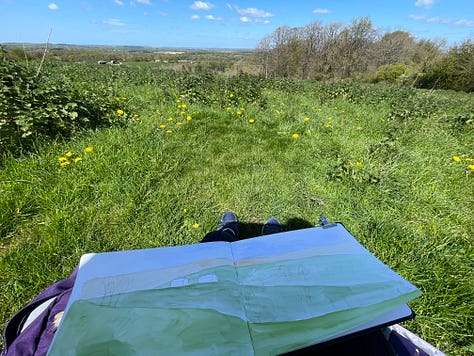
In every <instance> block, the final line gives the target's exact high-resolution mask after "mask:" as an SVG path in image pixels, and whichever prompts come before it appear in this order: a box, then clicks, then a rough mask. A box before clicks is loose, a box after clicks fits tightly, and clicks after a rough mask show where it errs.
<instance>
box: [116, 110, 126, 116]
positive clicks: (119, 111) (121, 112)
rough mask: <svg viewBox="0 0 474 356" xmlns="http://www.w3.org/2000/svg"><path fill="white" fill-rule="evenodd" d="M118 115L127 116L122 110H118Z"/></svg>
mask: <svg viewBox="0 0 474 356" xmlns="http://www.w3.org/2000/svg"><path fill="white" fill-rule="evenodd" d="M117 114H119V115H123V114H125V112H124V111H123V110H122V109H117Z"/></svg>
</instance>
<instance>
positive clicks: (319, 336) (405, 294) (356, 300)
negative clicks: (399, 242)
mask: <svg viewBox="0 0 474 356" xmlns="http://www.w3.org/2000/svg"><path fill="white" fill-rule="evenodd" d="M232 251H233V254H234V259H235V264H236V267H237V274H238V278H239V282H240V285H241V286H240V288H241V292H242V296H243V300H244V307H245V311H246V315H247V319H248V322H249V329H250V331H251V335H252V340H253V345H254V350H255V353H256V354H257V355H270V354H277V353H283V352H287V351H291V350H294V349H298V348H301V347H305V346H309V345H312V344H315V343H318V342H320V341H322V340H326V339H329V338H332V337H335V336H336V335H339V334H341V333H344V332H347V331H349V330H351V329H354V328H357V327H359V326H361V325H363V324H366V323H369V322H370V321H371V320H373V319H375V318H377V317H380V316H382V315H383V314H386V313H388V312H389V311H390V310H393V309H394V308H395V307H397V306H399V305H402V304H404V303H406V302H408V301H409V300H411V299H413V298H414V297H416V296H418V295H420V293H419V291H418V290H417V289H416V288H415V287H414V286H413V285H411V284H410V283H408V282H407V281H405V280H404V279H403V278H401V277H400V276H399V275H397V274H396V273H395V272H394V271H392V270H391V269H390V268H388V267H387V266H386V265H384V264H383V263H382V262H380V261H379V260H378V259H376V258H375V257H374V256H373V255H372V254H370V253H369V252H368V251H367V250H366V249H365V248H364V247H363V246H362V245H360V244H359V243H358V242H357V241H356V240H355V239H354V237H353V236H352V235H351V234H350V233H349V232H348V231H347V230H346V229H345V228H344V227H343V226H342V225H337V226H335V227H331V228H312V229H305V230H297V231H291V232H285V233H280V234H275V235H268V236H263V237H259V238H255V239H253V240H252V241H251V240H242V241H239V242H235V243H232Z"/></svg>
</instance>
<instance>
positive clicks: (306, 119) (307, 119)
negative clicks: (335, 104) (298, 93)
mask: <svg viewBox="0 0 474 356" xmlns="http://www.w3.org/2000/svg"><path fill="white" fill-rule="evenodd" d="M303 120H304V121H309V120H311V119H310V118H309V117H305V118H304V119H303Z"/></svg>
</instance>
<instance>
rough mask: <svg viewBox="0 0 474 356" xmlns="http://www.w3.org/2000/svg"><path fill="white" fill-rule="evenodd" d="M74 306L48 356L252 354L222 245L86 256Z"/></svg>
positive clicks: (226, 247)
mask: <svg viewBox="0 0 474 356" xmlns="http://www.w3.org/2000/svg"><path fill="white" fill-rule="evenodd" d="M71 299H72V300H70V303H69V305H68V309H67V310H66V313H65V316H64V318H63V321H62V323H61V325H60V327H59V328H58V330H57V332H56V336H55V338H54V340H53V343H52V345H51V348H50V351H49V354H50V355H78V354H84V355H89V354H98V355H101V354H117V355H118V354H120V355H122V354H132V353H133V354H140V355H147V354H149V355H155V354H157V353H159V354H172V353H178V354H187V353H192V354H198V355H199V354H202V355H208V354H209V352H210V351H211V353H219V354H226V353H227V354H235V353H240V352H244V353H245V354H249V355H250V354H252V353H253V349H252V343H251V340H250V335H249V331H248V326H247V321H246V319H245V313H244V312H243V306H242V303H241V298H240V292H239V286H238V282H237V278H236V271H235V267H234V263H233V259H232V253H231V249H230V244H229V243H226V242H215V243H206V244H196V245H185V246H179V247H168V248H157V249H148V250H138V251H123V252H112V253H100V254H91V255H87V256H85V257H84V258H83V260H82V261H81V265H80V269H79V273H78V276H77V280H76V284H75V286H74V289H73V293H72V295H71ZM216 328H217V329H218V332H216Z"/></svg>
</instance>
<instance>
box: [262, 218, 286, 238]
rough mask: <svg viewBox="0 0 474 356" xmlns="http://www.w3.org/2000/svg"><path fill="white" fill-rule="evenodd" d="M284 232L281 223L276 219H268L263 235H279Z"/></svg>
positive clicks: (263, 228)
mask: <svg viewBox="0 0 474 356" xmlns="http://www.w3.org/2000/svg"><path fill="white" fill-rule="evenodd" d="M282 231H283V229H282V227H281V224H280V222H279V221H278V220H277V219H275V218H270V219H268V220H267V222H266V223H265V224H264V225H263V227H262V235H270V234H277V233H279V232H282Z"/></svg>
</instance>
